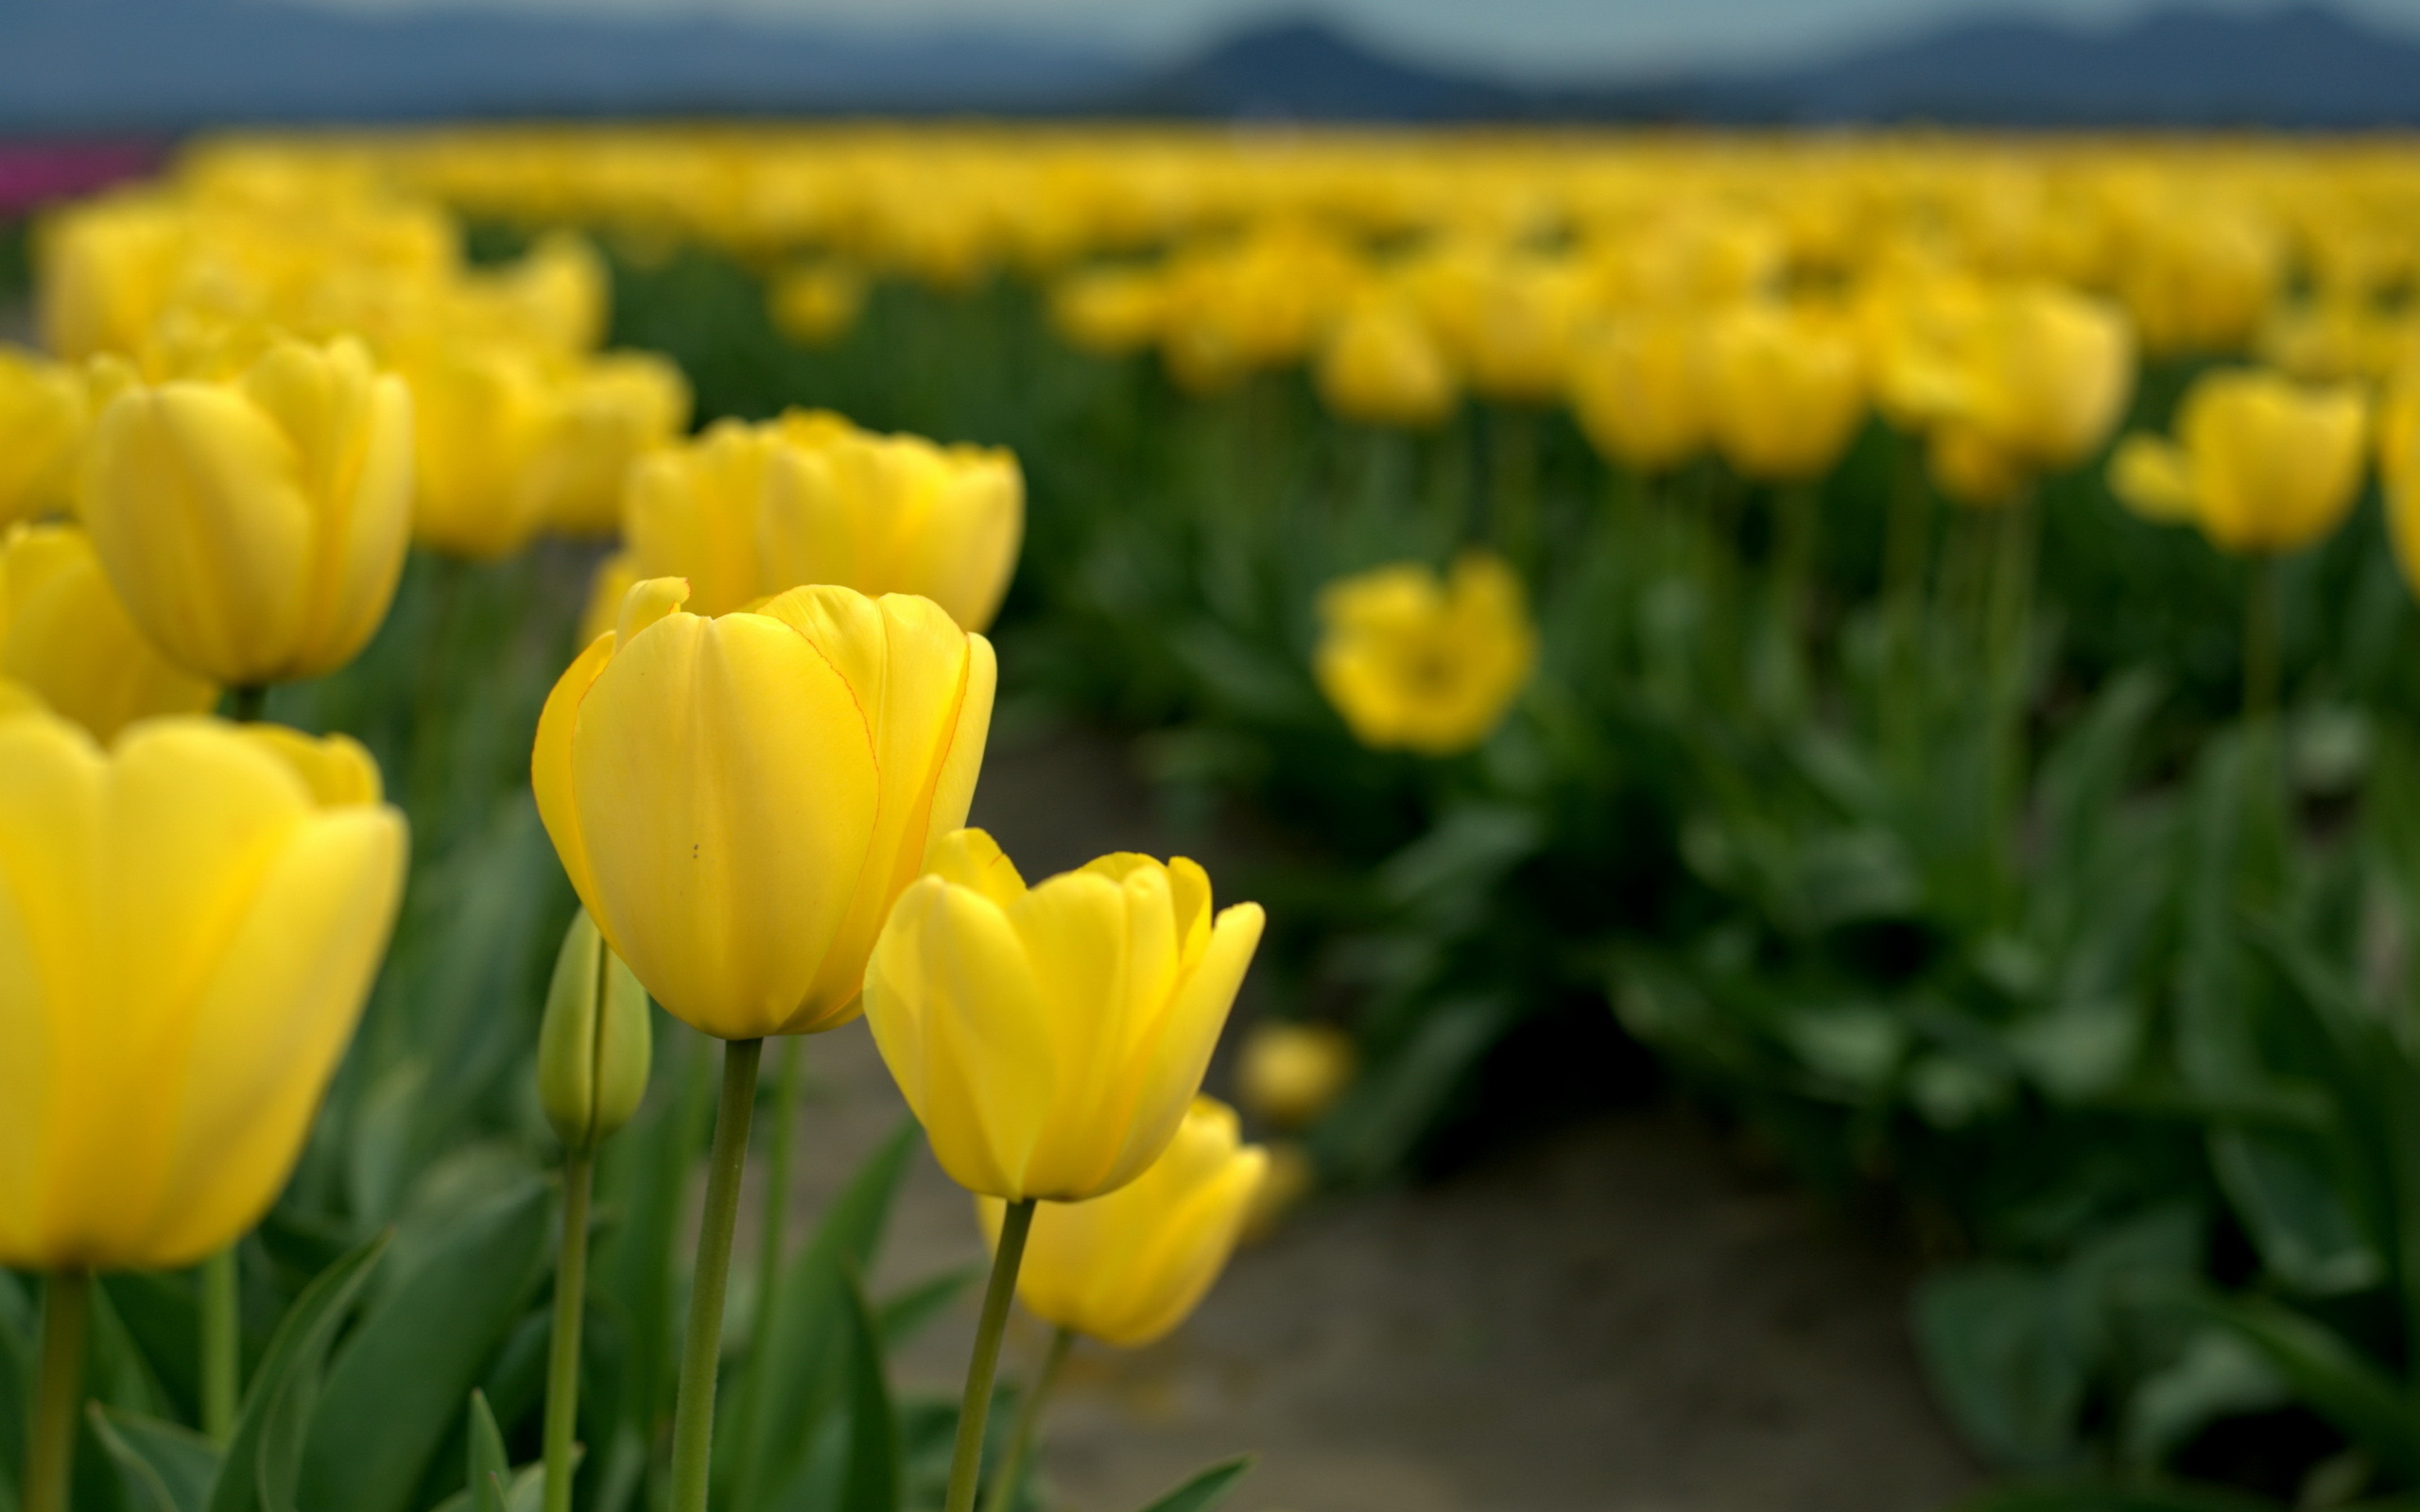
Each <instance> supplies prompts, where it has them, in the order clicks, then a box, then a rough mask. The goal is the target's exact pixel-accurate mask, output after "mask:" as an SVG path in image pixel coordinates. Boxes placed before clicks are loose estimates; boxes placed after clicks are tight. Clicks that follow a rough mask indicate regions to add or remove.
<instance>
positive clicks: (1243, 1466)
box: [1140, 1454, 1252, 1512]
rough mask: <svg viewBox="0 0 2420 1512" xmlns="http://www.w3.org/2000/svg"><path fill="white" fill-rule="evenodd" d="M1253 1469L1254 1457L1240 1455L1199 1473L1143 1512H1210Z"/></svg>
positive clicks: (1149, 1505)
mask: <svg viewBox="0 0 2420 1512" xmlns="http://www.w3.org/2000/svg"><path fill="white" fill-rule="evenodd" d="M1249 1469H1252V1456H1251V1455H1250V1454H1238V1455H1236V1457H1235V1458H1234V1459H1231V1460H1223V1461H1221V1462H1219V1464H1216V1465H1213V1466H1211V1467H1210V1468H1209V1469H1205V1470H1201V1471H1199V1472H1197V1473H1195V1474H1194V1475H1193V1476H1192V1477H1191V1478H1190V1479H1188V1480H1186V1481H1185V1482H1184V1484H1183V1485H1181V1486H1177V1487H1176V1488H1175V1489H1173V1490H1170V1491H1167V1492H1166V1493H1164V1494H1163V1495H1161V1496H1160V1497H1159V1498H1158V1499H1157V1500H1156V1501H1153V1502H1151V1503H1150V1504H1148V1505H1146V1506H1144V1507H1142V1508H1141V1509H1140V1512H1210V1509H1211V1508H1212V1507H1214V1506H1217V1505H1218V1504H1219V1503H1221V1502H1223V1501H1225V1500H1226V1499H1227V1493H1228V1492H1229V1491H1232V1490H1234V1489H1235V1488H1236V1482H1237V1481H1240V1480H1242V1479H1243V1478H1244V1472H1245V1471H1246V1470H1249Z"/></svg>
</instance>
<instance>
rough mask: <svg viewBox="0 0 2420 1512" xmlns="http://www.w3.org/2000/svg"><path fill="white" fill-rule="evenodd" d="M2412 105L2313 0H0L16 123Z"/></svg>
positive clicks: (2395, 66)
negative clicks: (1312, 9)
mask: <svg viewBox="0 0 2420 1512" xmlns="http://www.w3.org/2000/svg"><path fill="white" fill-rule="evenodd" d="M843 112H857V113H899V114H919V113H924V114H932V113H942V112H955V113H983V114H1001V115H1024V116H1035V115H1077V116H1094V117H1099V116H1133V115H1140V116H1153V117H1164V118H1175V119H1204V118H1207V119H1281V120H1301V121H1409V122H1451V121H1609V122H1610V121H1652V122H1691V123H1705V124H1749V125H1755V124H1790V123H1818V124H1834V123H1884V124H1887V123H1897V122H1934V123H1940V124H1945V125H1995V126H2018V127H2027V126H2034V127H2064V126H2077V127H2082V126H2169V127H2188V126H2248V125H2264V126H2277V127H2296V128H2331V129H2342V128H2360V127H2374V126H2420V38H2414V37H2412V36H2410V35H2390V34H2386V33H2383V32H2378V31H2374V30H2371V29H2369V28H2366V27H2364V26H2360V25H2359V24H2357V23H2356V22H2355V21H2353V20H2352V19H2350V18H2349V17H2347V16H2346V15H2344V14H2342V13H2341V12H2339V11H2336V10H2332V9H2326V8H2325V7H2324V6H2320V5H2305V6H2303V7H2301V8H2298V9H2280V10H2272V11H2269V12H2266V13H2263V14H2247V13H2242V12H2239V11H2230V10H2213V9H2170V10H2167V11H2158V12H2153V13H2152V14H2149V15H2147V16H2144V17H2142V18H2140V19H2137V20H2136V21H2135V22H2133V23H2132V24H2130V25H2128V26H2122V27H2119V28H2116V29H2110V30H2099V31H2093V30H2083V29H2077V28H2071V27H2066V26H2057V25H2053V24H2049V23H2044V22H2036V21H2023V20H2014V19H2003V20H1997V21H1992V20H1983V21H1975V22H1968V23H1962V24H1958V25H1955V26H1946V27H1944V28H1941V29H1938V30H1934V31H1931V32H1927V33H1924V34H1921V35H1917V36H1914V37H1910V38H1908V39H1905V40H1902V41H1898V42H1891V43H1883V44H1880V45H1876V46H1873V47H1868V48H1863V49H1859V50H1857V51H1854V52H1851V53H1848V54H1845V55H1842V56H1840V57H1836V58H1832V59H1827V60H1813V61H1810V62H1808V63H1806V64H1803V65H1795V66H1791V67H1788V68H1776V69H1767V70H1761V71H1752V72H1737V71H1735V72H1729V73H1720V72H1704V73H1698V74H1689V75H1675V76H1670V77H1616V78H1612V79H1609V80H1607V81H1606V82H1605V83H1604V84H1603V85H1601V86H1599V87H1591V88H1586V89H1537V88H1530V87H1525V86H1522V85H1519V84H1515V83H1512V82H1508V81H1505V80H1501V79H1490V78H1487V77H1481V76H1479V75H1478V74H1473V73H1465V72H1461V71H1458V70H1456V69H1454V68H1452V67H1448V66H1445V65H1443V64H1431V63H1423V62H1419V61H1415V60H1409V59H1406V58H1402V57H1398V56H1393V55H1391V54H1390V53H1388V52H1387V51H1385V50H1384V49H1383V48H1380V47H1377V46H1374V45H1372V44H1370V43H1366V42H1364V41H1363V40H1361V39H1359V38H1357V37H1355V36H1352V35H1351V34H1349V33H1344V32H1340V31H1338V30H1336V29H1334V28H1332V27H1330V26H1326V25H1324V24H1322V23H1320V22H1317V21H1310V20H1302V21H1294V22H1289V23H1284V24H1280V25H1275V26H1267V27H1263V28H1259V29H1255V30H1253V31H1249V32H1246V33H1243V34H1241V35H1238V36H1236V37H1233V38H1230V39H1228V40H1227V41H1225V42H1223V43H1219V44H1218V45H1215V46H1213V47H1211V48H1209V49H1207V50H1205V51H1203V52H1202V53H1201V54H1199V55H1197V56H1195V57H1193V58H1191V59H1189V60H1184V61H1182V62H1180V63H1177V64H1175V65H1173V66H1170V67H1166V68H1160V69H1150V68H1145V67H1143V66H1141V65H1138V64H1137V63H1135V62H1134V61H1132V60H1129V59H1127V58H1125V57H1123V56H1121V55H1119V54H1117V53H1116V52H1115V51H1113V50H1110V49H1108V48H1105V47H1101V46H1098V45H1095V44H1092V43H1088V42H1086V41H1083V40H1081V39H1075V38H1068V37H1059V36H1053V35H1049V34H1046V33H1043V32H1038V31H1031V30H1027V31H1018V30H1012V29H1009V28H1006V27H1002V28H995V29H992V30H983V29H979V28H971V27H960V28H956V29H944V30H936V31H932V32H928V33H925V34H915V35H909V34H899V33H895V32H875V31H869V30H849V29H846V28H841V27H838V26H805V25H803V24H802V25H795V26H781V25H773V24H750V23H746V22H743V21H739V20H735V19H705V18H695V19H664V18H659V19H651V20H641V19H635V18H627V17H623V18H615V17H609V16H592V17H582V16H576V15H570V14H565V13H562V12H555V13H552V14H545V15H541V14H537V13H531V12H519V13H516V12H511V11H502V10H479V9H460V8H453V9H420V10H413V11H409V12H396V11H382V12H366V11H347V10H337V9H323V8H320V7H315V6H311V5H306V4H302V3H299V0H0V132H9V131H14V132H42V133H61V132H87V133H89V132H95V131H112V132H124V131H173V130H181V129H187V128H190V127H194V126H199V125H217V124H229V123H297V122H314V121H388V120H426V119H444V118H459V117H497V116H549V115H551V116H598V115H624V116H647V115H659V116H661V115H681V114H692V115H704V114H777V113H778V114H801V115H813V114H833V113H843Z"/></svg>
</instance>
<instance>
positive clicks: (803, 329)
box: [766, 263, 866, 347]
mask: <svg viewBox="0 0 2420 1512" xmlns="http://www.w3.org/2000/svg"><path fill="white" fill-rule="evenodd" d="M766 304H767V306H768V308H769V312H770V314H771V316H772V318H773V329H775V330H776V331H779V332H780V333H781V334H782V335H786V336H787V337H789V338H790V339H791V340H792V341H795V342H797V343H799V344H800V345H801V346H807V347H821V346H825V345H828V344H829V343H831V342H833V341H835V340H838V338H839V337H841V336H843V335H847V334H848V331H849V328H850V327H852V326H854V325H856V323H857V316H858V315H859V313H860V312H862V311H863V310H864V309H865V304H866V281H865V275H863V274H861V273H859V272H857V271H856V270H855V269H853V268H847V267H842V266H839V265H838V264H834V263H814V264H810V265H808V266H804V267H794V268H790V269H788V270H787V271H786V272H784V273H781V274H779V275H778V276H776V277H775V278H774V280H773V282H772V285H771V287H770V288H769V289H768V290H767V292H766Z"/></svg>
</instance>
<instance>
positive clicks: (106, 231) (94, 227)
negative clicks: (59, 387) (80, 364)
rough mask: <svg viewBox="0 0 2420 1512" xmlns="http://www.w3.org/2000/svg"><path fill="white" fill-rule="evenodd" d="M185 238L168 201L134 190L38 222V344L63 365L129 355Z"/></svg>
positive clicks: (165, 293) (186, 230) (165, 290)
mask: <svg viewBox="0 0 2420 1512" xmlns="http://www.w3.org/2000/svg"><path fill="white" fill-rule="evenodd" d="M191 234H192V223H191V221H190V220H189V219H188V218H187V217H186V216H184V215H181V214H179V213H178V211H177V210H176V208H175V207H174V206H173V205H172V204H171V203H169V202H167V201H165V200H164V199H162V198H160V197H158V196H156V195H153V194H147V193H143V192H139V191H138V192H133V193H127V192H121V193H119V194H115V195H110V196H106V197H103V198H100V199H97V200H94V201H90V202H88V203H86V204H82V205H78V206H75V207H73V208H72V209H70V210H68V211H66V212H65V213H63V214H61V215H57V216H54V217H52V218H51V219H49V220H48V221H46V222H44V223H43V226H42V229H41V235H40V238H39V241H38V243H37V252H38V256H37V259H36V262H37V266H38V268H39V276H38V277H37V278H36V279H35V280H34V292H35V298H36V300H37V301H39V313H40V317H41V323H42V335H43V345H44V346H46V347H48V348H49V349H50V350H51V351H52V352H56V353H58V354H59V355H60V356H61V357H64V358H66V359H68V360H70V361H80V360H81V359H83V358H85V357H90V356H94V355H95V354H97V353H99V352H131V351H133V350H134V348H135V346H136V344H137V343H139V342H140V341H141V340H142V339H143V337H144V335H145V333H146V332H147V331H148V330H149V329H150V326H151V323H152V321H153V320H155V319H156V318H158V317H159V314H160V311H161V310H162V309H163V308H164V307H165V305H166V303H167V301H168V298H169V291H170V289H171V287H172V286H173V284H174V283H175V281H176V278H177V276H178V272H179V269H180V267H181V266H182V258H183V256H184V254H185V252H186V249H187V248H188V246H189V244H190V241H191Z"/></svg>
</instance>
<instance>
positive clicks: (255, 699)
mask: <svg viewBox="0 0 2420 1512" xmlns="http://www.w3.org/2000/svg"><path fill="white" fill-rule="evenodd" d="M267 710H268V689H267V688H266V687H262V686H260V685H258V684H254V685H252V686H250V687H242V688H230V689H228V690H227V717H228V718H230V719H233V721H235V723H237V724H239V725H257V724H259V723H260V722H261V715H262V714H263V713H265V712H266V711H267Z"/></svg>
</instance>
